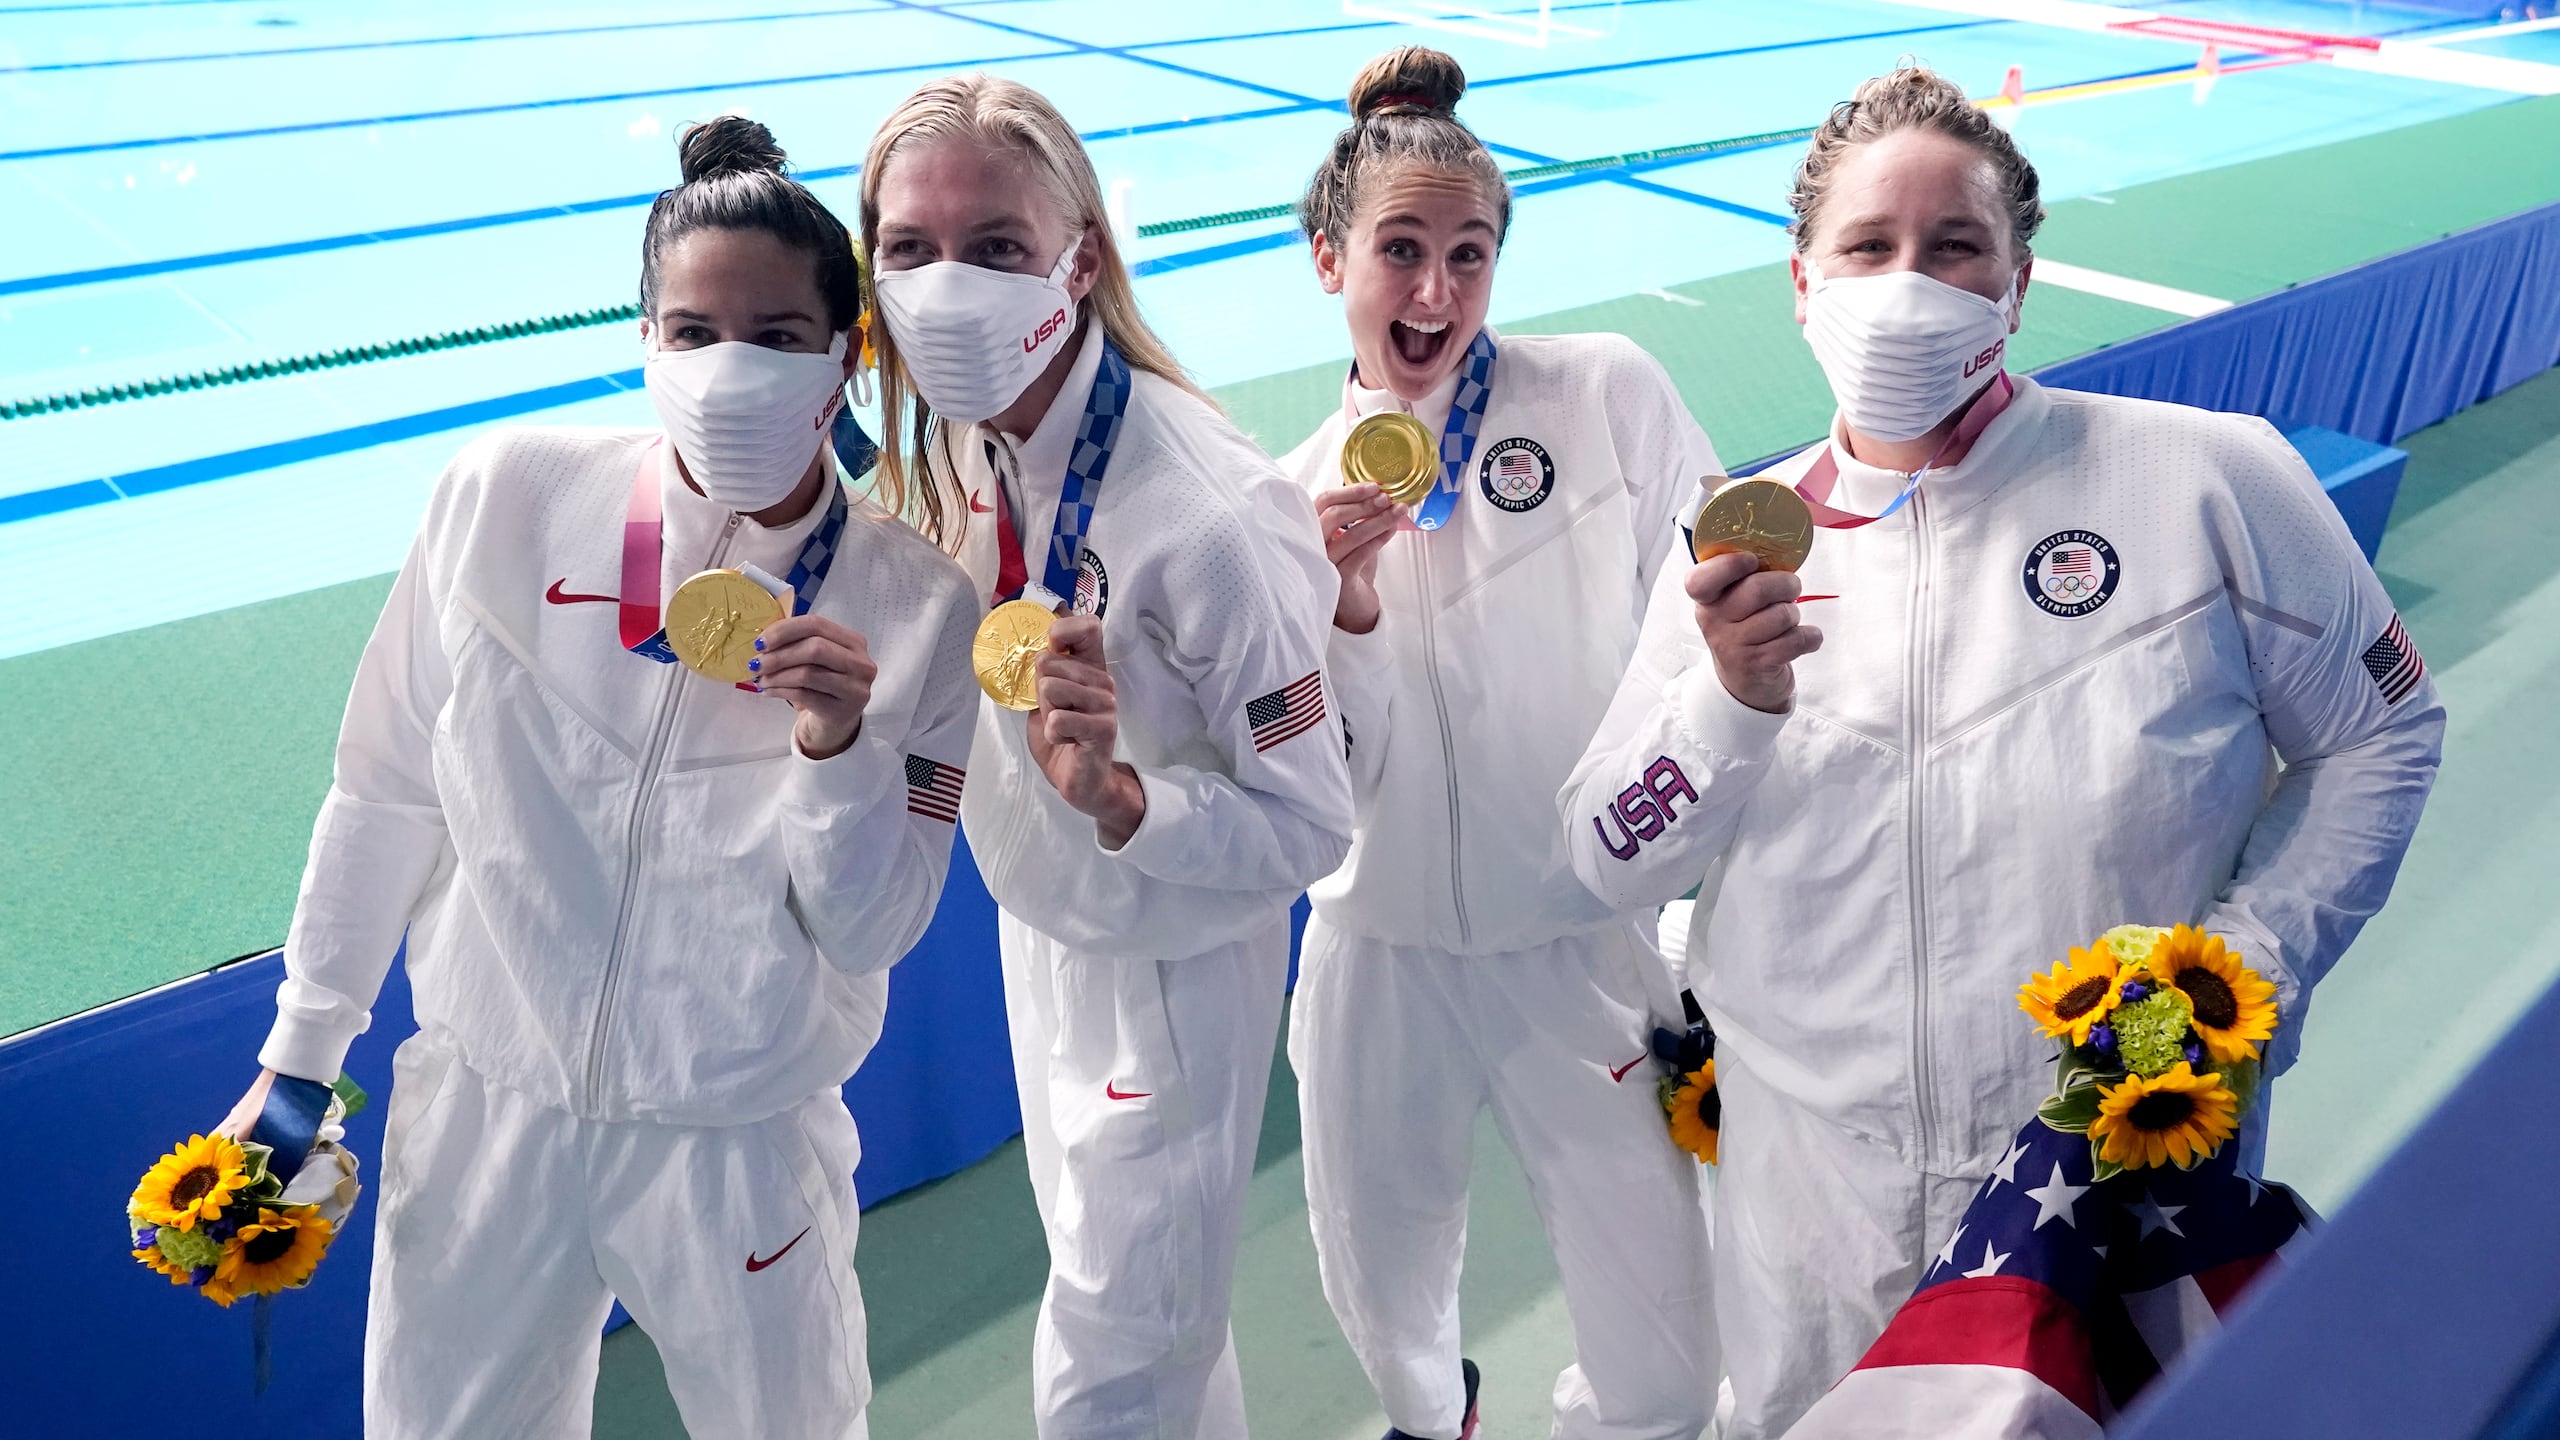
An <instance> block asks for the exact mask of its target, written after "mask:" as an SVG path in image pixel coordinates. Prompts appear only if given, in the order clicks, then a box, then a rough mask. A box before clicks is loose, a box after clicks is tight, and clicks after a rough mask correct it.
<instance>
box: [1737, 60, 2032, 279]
mask: <svg viewBox="0 0 2560 1440" xmlns="http://www.w3.org/2000/svg"><path fill="white" fill-rule="evenodd" d="M1898 130H1935V131H1937V132H1938V133H1939V134H1941V135H1944V136H1947V137H1949V138H1950V139H1954V140H1961V141H1963V142H1964V143H1965V144H1967V145H1970V146H1972V147H1973V148H1974V149H1975V150H1977V151H1980V152H1981V154H1982V158H1983V159H1984V160H1987V161H1989V162H1990V164H1991V173H1992V176H1993V178H1994V179H1995V180H1996V182H1997V183H1998V184H1999V186H2000V196H2001V203H2002V204H2003V205H2004V206H2005V207H2006V208H2007V209H2008V212H2009V233H2010V235H2011V237H2012V238H2014V239H2015V240H2016V241H2017V247H2018V253H2019V254H2020V255H2024V254H2026V253H2027V249H2028V244H2029V242H2031V241H2033V240H2034V239H2035V238H2036V229H2037V227H2039V226H2041V225H2043V224H2044V202H2043V201H2042V199H2040V198H2039V194H2038V189H2037V182H2036V167H2035V166H2033V165H2031V164H2029V163H2027V157H2026V156H2025V155H2024V154H2023V153H2021V152H2020V151H2019V149H2018V142H2017V141H2015V140H2013V139H2011V138H2009V132H2008V131H2006V130H2003V129H2001V128H2000V127H1999V126H1998V125H1997V124H1995V123H1993V121H1992V119H1991V116H1990V115H1989V114H1988V113H1986V112H1985V111H1984V110H1983V108H1982V107H1981V106H1979V105H1976V104H1974V103H1973V101H1971V100H1969V99H1967V98H1966V97H1965V93H1964V90H1963V89H1962V88H1961V87H1959V86H1958V85H1957V84H1956V83H1955V82H1954V81H1951V80H1949V79H1947V78H1946V77H1945V76H1943V75H1940V74H1939V73H1938V72H1937V71H1935V70H1931V69H1928V68H1926V67H1925V66H1921V65H1915V64H1912V63H1911V62H1909V61H1907V60H1906V61H1904V62H1903V63H1902V64H1901V65H1899V66H1896V67H1895V68H1894V70H1893V71H1892V73H1890V74H1886V75H1879V76H1877V77H1876V78H1874V79H1872V80H1869V81H1868V82H1866V83H1865V84H1863V85H1860V86H1859V87H1858V93H1857V94H1855V95H1853V96H1851V97H1850V98H1848V99H1846V100H1843V101H1841V102H1840V103H1839V104H1837V105H1834V106H1832V107H1831V116H1830V118H1829V119H1827V120H1824V121H1823V122H1822V125H1821V127H1820V128H1819V129H1817V130H1815V131H1814V133H1813V143H1812V144H1811V145H1810V146H1808V147H1806V149H1805V152H1804V160H1803V162H1802V163H1800V164H1798V165H1797V166H1796V181H1795V186H1794V188H1793V189H1792V190H1790V191H1788V193H1787V208H1788V209H1790V210H1793V211H1794V212H1795V216H1796V218H1795V221H1794V223H1793V224H1790V225H1789V226H1788V227H1787V233H1788V234H1790V235H1792V236H1794V237H1795V242H1796V249H1798V250H1802V249H1804V248H1805V247H1806V246H1807V245H1809V244H1811V243H1812V241H1813V227H1814V226H1815V225H1816V224H1817V223H1819V221H1820V219H1821V215H1822V202H1823V199H1824V197H1825V196H1827V195H1828V194H1829V193H1830V190H1831V172H1832V171H1833V169H1835V168H1836V167H1837V166H1838V165H1839V163H1840V159H1841V157H1842V156H1843V155H1845V154H1846V153H1847V152H1848V150H1849V148H1850V147H1851V146H1853V145H1865V144H1868V143H1870V142H1872V141H1876V140H1881V139H1883V138H1884V137H1886V136H1887V135H1891V134H1893V133H1894V132H1895V131H1898Z"/></svg>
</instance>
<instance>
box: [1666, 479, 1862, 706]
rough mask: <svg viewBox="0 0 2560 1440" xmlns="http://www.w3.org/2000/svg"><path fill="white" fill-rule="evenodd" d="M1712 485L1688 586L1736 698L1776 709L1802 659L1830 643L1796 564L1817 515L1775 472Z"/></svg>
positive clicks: (1808, 546) (1808, 547)
mask: <svg viewBox="0 0 2560 1440" xmlns="http://www.w3.org/2000/svg"><path fill="white" fill-rule="evenodd" d="M1723 478H1724V477H1722V476H1708V477H1706V478H1705V479H1704V480H1702V481H1701V482H1700V483H1701V484H1702V485H1703V486H1705V487H1707V488H1709V489H1711V490H1712V491H1713V493H1712V494H1710V495H1709V496H1708V497H1707V501H1706V503H1705V505H1703V506H1702V507H1700V509H1699V511H1698V516H1697V520H1696V522H1695V523H1694V524H1693V525H1692V526H1691V527H1690V531H1689V552H1690V554H1691V555H1692V556H1693V557H1695V558H1696V560H1697V561H1698V564H1697V567H1696V568H1695V569H1692V570H1691V571H1690V572H1689V579H1688V582H1687V585H1686V589H1687V591H1688V594H1689V600H1690V602H1691V603H1692V604H1693V605H1695V606H1696V607H1697V622H1698V634H1699V635H1700V636H1701V637H1702V638H1703V639H1705V641H1706V642H1707V652H1708V654H1710V655H1711V656H1713V657H1714V659H1715V664H1716V677H1717V678H1718V679H1720V680H1722V681H1723V682H1724V688H1725V689H1726V690H1727V691H1728V692H1730V693H1731V694H1732V696H1733V698H1735V699H1736V700H1739V701H1741V702H1742V703H1743V704H1745V705H1748V706H1750V707H1751V708H1753V709H1755V710H1764V711H1767V712H1769V713H1771V714H1776V713H1778V712H1780V711H1783V710H1785V709H1786V708H1787V707H1788V706H1789V705H1790V704H1792V703H1794V700H1795V662H1796V661H1798V660H1800V659H1803V658H1804V657H1805V656H1807V655H1810V654H1812V653H1813V652H1814V651H1816V650H1818V649H1820V648H1822V632H1821V631H1819V630H1817V629H1814V628H1813V627H1812V626H1810V625H1806V624H1803V623H1802V622H1801V619H1800V618H1799V616H1798V613H1797V610H1796V606H1797V604H1798V603H1800V602H1801V601H1803V600H1805V599H1807V598H1814V599H1821V598H1827V597H1821V596H1814V597H1807V596H1806V595H1804V593H1803V590H1804V586H1803V583H1802V582H1800V581H1799V580H1797V579H1796V575H1795V572H1796V570H1797V569H1798V568H1800V567H1801V566H1802V565H1803V564H1804V562H1805V559H1806V557H1808V556H1809V555H1811V554H1812V553H1813V516H1812V514H1811V512H1810V510H1809V509H1808V508H1807V507H1806V505H1805V503H1804V500H1803V498H1802V497H1800V496H1798V495H1797V494H1796V492H1795V491H1794V490H1793V489H1792V488H1790V487H1788V486H1785V485H1781V484H1778V483H1777V482H1775V481H1771V480H1745V481H1742V482H1740V483H1739V484H1727V485H1723V486H1722V487H1721V488H1718V486H1717V482H1719V481H1721V480H1722V479H1723Z"/></svg>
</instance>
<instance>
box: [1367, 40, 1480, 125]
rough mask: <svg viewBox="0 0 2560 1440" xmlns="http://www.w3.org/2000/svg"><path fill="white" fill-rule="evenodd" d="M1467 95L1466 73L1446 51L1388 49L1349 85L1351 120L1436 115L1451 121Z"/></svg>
mask: <svg viewBox="0 0 2560 1440" xmlns="http://www.w3.org/2000/svg"><path fill="white" fill-rule="evenodd" d="M1466 93H1467V72H1466V70H1465V69H1464V68H1463V67H1462V66H1460V65H1459V64H1458V62H1457V60H1456V59H1455V58H1454V57H1453V56H1450V55H1448V54H1446V53H1445V52H1442V51H1439V50H1433V49H1431V48H1429V47H1428V46H1423V45H1407V46H1405V47H1404V48H1402V49H1400V50H1390V51H1388V52H1387V53H1386V54H1384V55H1381V56H1379V57H1378V58H1377V59H1375V60H1372V61H1370V62H1369V63H1368V64H1367V65H1364V66H1362V67H1361V69H1360V75H1359V78H1357V79H1355V80H1353V81H1352V82H1351V118H1352V119H1354V120H1366V119H1368V118H1369V117H1370V116H1372V115H1437V116H1440V117H1441V118H1443V119H1449V118H1454V117H1455V116H1456V114H1457V110H1458V97H1459V96H1461V95H1464V94H1466Z"/></svg>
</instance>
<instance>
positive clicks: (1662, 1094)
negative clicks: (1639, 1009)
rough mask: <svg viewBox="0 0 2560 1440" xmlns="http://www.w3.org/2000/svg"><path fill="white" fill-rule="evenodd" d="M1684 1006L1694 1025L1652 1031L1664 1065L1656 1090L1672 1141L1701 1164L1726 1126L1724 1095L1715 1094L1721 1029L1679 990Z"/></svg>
mask: <svg viewBox="0 0 2560 1440" xmlns="http://www.w3.org/2000/svg"><path fill="white" fill-rule="evenodd" d="M1680 1005H1681V1008H1682V1009H1684V1010H1686V1011H1687V1012H1688V1016H1689V1028H1688V1029H1687V1030H1686V1031H1673V1030H1669V1029H1665V1028H1660V1027H1657V1028H1656V1029H1655V1030H1654V1032H1653V1058H1655V1059H1656V1060H1659V1061H1661V1062H1662V1065H1663V1075H1662V1078H1661V1079H1660V1080H1658V1081H1656V1082H1655V1086H1654V1093H1655V1095H1657V1096H1658V1097H1659V1098H1660V1099H1661V1101H1662V1115H1663V1118H1664V1119H1665V1120H1666V1121H1668V1122H1669V1123H1670V1126H1671V1143H1672V1144H1674V1145H1677V1146H1679V1147H1680V1148H1681V1149H1683V1150H1686V1151H1688V1152H1689V1153H1690V1154H1692V1155H1695V1156H1696V1157H1698V1163H1699V1164H1701V1165H1713V1164H1714V1163H1716V1141H1717V1139H1718V1137H1719V1136H1720V1134H1721V1132H1722V1131H1723V1129H1724V1098H1723V1097H1722V1096H1721V1095H1719V1094H1718V1093H1717V1092H1716V1032H1715V1031H1714V1030H1713V1029H1712V1028H1710V1027H1709V1026H1708V1024H1707V1017H1706V1014H1705V1012H1704V1011H1702V1010H1700V1009H1699V1008H1698V1002H1697V999H1696V998H1695V997H1694V996H1692V995H1691V994H1690V993H1689V992H1688V991H1685V990H1684V991H1682V992H1680Z"/></svg>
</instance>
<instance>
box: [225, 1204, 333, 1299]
mask: <svg viewBox="0 0 2560 1440" xmlns="http://www.w3.org/2000/svg"><path fill="white" fill-rule="evenodd" d="M335 1233H336V1231H335V1229H334V1228H333V1227H332V1226H331V1225H330V1224H329V1222H328V1220H326V1219H325V1218H323V1217H322V1216H321V1214H320V1212H319V1211H317V1210H270V1209H268V1208H266V1207H265V1206H263V1205H261V1206H259V1207H258V1218H257V1221H256V1222H255V1223H253V1224H248V1225H243V1226H241V1227H240V1243H239V1244H237V1245H234V1246H232V1247H231V1248H230V1249H229V1250H228V1251H226V1252H225V1253H224V1255H223V1257H222V1263H221V1264H220V1265H219V1266H216V1267H215V1269H214V1272H213V1279H214V1283H215V1284H218V1285H221V1286H224V1287H225V1288H227V1289H229V1290H230V1291H232V1292H233V1293H235V1294H239V1295H273V1294H275V1293H276V1292H277V1291H279V1290H290V1289H293V1288H294V1287H295V1286H297V1285H307V1284H309V1283H310V1282H311V1272H312V1271H314V1270H317V1269H319V1268H320V1257H321V1256H323V1255H326V1254H328V1253H329V1240H330V1237H331V1236H332V1235H334V1234H335ZM207 1288H208V1289H209V1288H211V1287H207Z"/></svg>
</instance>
